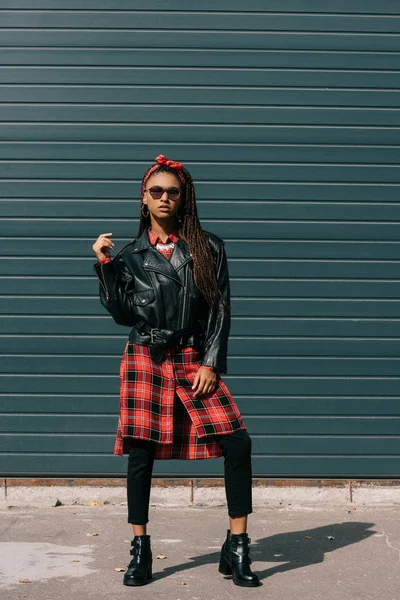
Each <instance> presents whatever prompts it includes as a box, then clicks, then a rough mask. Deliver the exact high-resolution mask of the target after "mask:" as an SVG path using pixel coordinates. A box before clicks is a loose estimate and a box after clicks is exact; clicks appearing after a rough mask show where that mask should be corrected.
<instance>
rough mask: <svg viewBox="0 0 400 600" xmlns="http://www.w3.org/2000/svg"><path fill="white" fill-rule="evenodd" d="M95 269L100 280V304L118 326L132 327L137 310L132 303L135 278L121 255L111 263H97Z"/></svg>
mask: <svg viewBox="0 0 400 600" xmlns="http://www.w3.org/2000/svg"><path fill="white" fill-rule="evenodd" d="M93 269H94V271H95V273H96V275H97V277H98V278H99V283H100V285H99V296H100V302H101V303H102V305H103V306H104V308H105V309H106V310H107V311H108V312H109V313H110V315H111V316H112V318H113V319H114V321H115V322H116V323H118V325H126V326H127V327H132V326H133V325H134V324H135V310H134V305H133V302H132V292H133V288H134V277H133V275H132V273H131V271H130V270H129V269H128V267H127V266H126V263H125V261H124V259H123V258H122V256H121V255H117V256H116V257H115V258H114V259H113V260H111V261H110V262H106V263H103V264H99V263H95V264H94V265H93Z"/></svg>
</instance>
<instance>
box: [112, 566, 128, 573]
mask: <svg viewBox="0 0 400 600" xmlns="http://www.w3.org/2000/svg"><path fill="white" fill-rule="evenodd" d="M114 571H118V573H119V572H120V571H125V569H123V568H122V567H115V569H114Z"/></svg>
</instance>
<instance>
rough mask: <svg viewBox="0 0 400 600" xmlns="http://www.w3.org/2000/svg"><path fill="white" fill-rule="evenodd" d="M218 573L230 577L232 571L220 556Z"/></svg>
mask: <svg viewBox="0 0 400 600" xmlns="http://www.w3.org/2000/svg"><path fill="white" fill-rule="evenodd" d="M218 571H219V572H220V573H222V575H232V569H231V567H230V565H229V563H228V561H227V560H226V559H225V558H224V557H223V556H221V558H220V559H219V568H218Z"/></svg>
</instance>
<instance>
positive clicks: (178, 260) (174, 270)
mask: <svg viewBox="0 0 400 600" xmlns="http://www.w3.org/2000/svg"><path fill="white" fill-rule="evenodd" d="M133 252H134V253H137V252H143V264H144V267H145V269H148V270H151V271H158V272H161V273H163V274H164V275H166V276H167V277H171V278H172V279H175V280H176V281H179V283H182V279H181V277H183V273H182V271H181V269H182V267H184V266H185V265H186V264H187V263H188V262H190V261H191V260H193V259H192V256H191V254H190V251H189V248H188V246H187V245H186V244H185V242H184V241H183V240H182V238H181V237H180V238H179V240H178V241H177V243H176V244H175V248H174V251H173V253H172V256H171V259H170V260H168V258H166V257H165V256H163V255H162V254H161V252H159V251H158V250H157V249H156V248H155V247H154V246H152V245H151V244H150V240H149V236H148V234H147V228H146V229H144V230H143V232H142V234H141V235H140V236H139V237H138V238H137V240H136V242H135V244H134V248H133Z"/></svg>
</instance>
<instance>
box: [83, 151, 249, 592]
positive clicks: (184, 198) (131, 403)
mask: <svg viewBox="0 0 400 600" xmlns="http://www.w3.org/2000/svg"><path fill="white" fill-rule="evenodd" d="M155 161H156V162H155V164H154V165H152V166H151V167H150V168H149V169H148V170H147V172H146V173H145V175H144V177H143V181H142V202H141V208H140V224H139V231H138V236H137V238H135V239H134V240H133V241H132V242H130V243H129V244H128V245H126V246H125V247H124V248H122V250H121V251H120V252H119V253H118V254H117V255H116V256H115V257H114V258H113V259H112V258H111V256H110V252H111V250H112V248H113V246H114V243H113V242H112V239H111V236H112V233H103V234H101V235H100V236H99V237H98V239H97V240H96V242H95V243H94V244H93V246H92V247H93V250H94V252H95V254H96V257H97V263H96V264H95V265H94V267H93V268H94V270H95V272H96V274H97V276H98V278H99V280H100V286H99V294H100V300H101V303H102V304H103V306H104V307H105V308H106V309H107V311H108V312H109V313H110V314H111V315H112V317H113V318H114V320H115V321H116V323H118V324H119V325H125V326H128V327H131V331H130V333H129V340H128V342H127V343H126V346H125V349H124V353H123V356H122V361H121V367H120V417H119V422H118V430H117V437H116V441H115V447H114V454H117V455H120V456H122V455H124V454H128V455H129V456H128V473H127V498H128V523H131V524H132V528H133V535H134V538H133V540H132V542H131V545H132V548H131V551H130V552H131V554H132V555H133V558H132V560H131V561H130V563H129V565H128V569H127V571H126V573H125V574H124V584H125V585H143V584H145V583H148V582H149V581H150V579H151V578H152V551H151V547H150V535H147V528H146V525H147V523H148V521H149V518H148V511H149V500H150V488H151V477H152V470H153V463H154V459H156V458H158V459H170V458H177V459H208V458H215V457H219V456H224V477H225V479H224V481H225V491H226V498H227V504H228V514H229V521H230V528H229V529H228V530H227V536H226V540H225V541H224V543H223V545H222V548H221V556H220V563H219V571H220V573H222V574H224V575H233V581H234V583H235V584H236V585H241V586H258V585H259V584H260V582H259V579H258V577H257V575H255V574H254V573H252V571H251V569H250V563H251V559H250V556H249V543H250V538H249V537H248V535H247V533H246V529H247V515H248V514H249V513H251V512H253V511H252V470H251V438H250V436H249V434H248V433H247V429H246V426H245V424H244V422H243V419H242V417H241V415H240V412H239V410H238V408H237V406H236V404H235V402H234V400H233V398H232V396H231V395H230V392H229V390H228V388H227V386H226V385H225V383H224V382H223V381H222V379H221V377H220V373H226V372H227V366H226V364H227V362H226V360H227V343H228V336H229V330H230V290H229V275H228V266H227V258H226V253H225V248H224V242H223V240H221V239H220V238H219V237H218V236H216V235H214V234H212V233H210V232H206V231H204V230H203V229H202V228H201V226H200V222H199V219H198V216H197V208H196V199H195V190H194V185H193V181H192V178H191V176H190V174H189V172H188V171H187V169H186V168H185V167H184V166H183V165H182V164H181V163H179V162H176V161H171V160H167V159H166V157H165V156H164V155H162V154H161V155H160V156H158V157H157V158H156V159H155Z"/></svg>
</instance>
